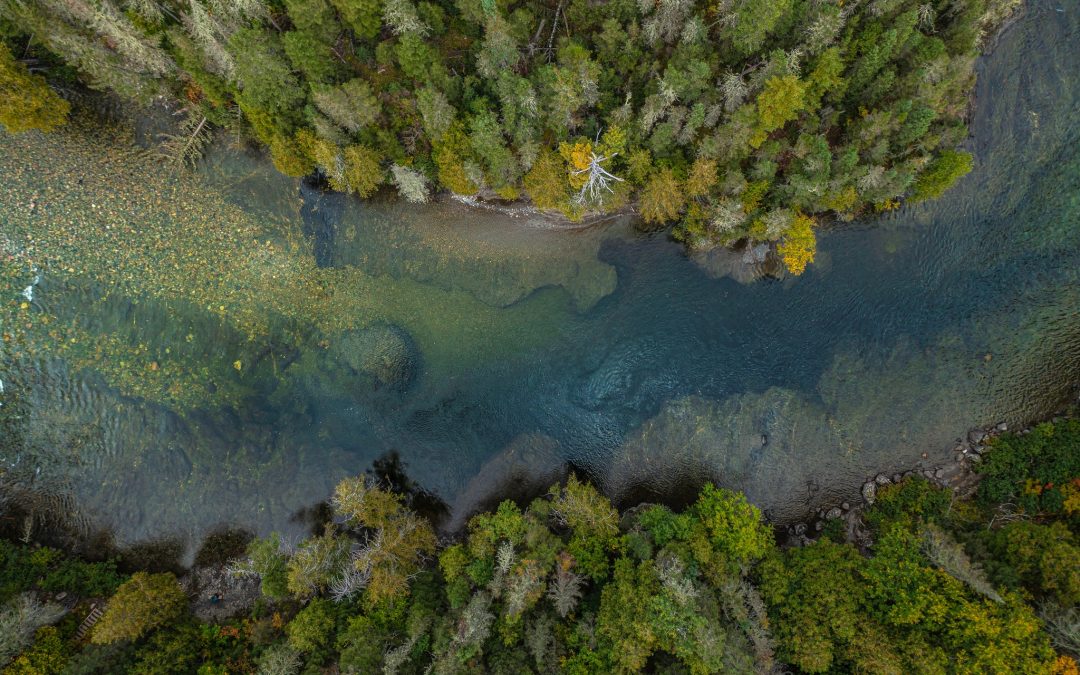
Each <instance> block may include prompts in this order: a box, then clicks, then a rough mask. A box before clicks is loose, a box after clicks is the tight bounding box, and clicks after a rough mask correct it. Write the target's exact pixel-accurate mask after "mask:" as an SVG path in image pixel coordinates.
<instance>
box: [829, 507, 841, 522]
mask: <svg viewBox="0 0 1080 675" xmlns="http://www.w3.org/2000/svg"><path fill="white" fill-rule="evenodd" d="M842 515H844V512H843V511H841V510H840V507H839V506H834V507H832V508H831V509H829V512H828V513H826V514H825V519H826V520H836V519H837V518H839V517H840V516H842Z"/></svg>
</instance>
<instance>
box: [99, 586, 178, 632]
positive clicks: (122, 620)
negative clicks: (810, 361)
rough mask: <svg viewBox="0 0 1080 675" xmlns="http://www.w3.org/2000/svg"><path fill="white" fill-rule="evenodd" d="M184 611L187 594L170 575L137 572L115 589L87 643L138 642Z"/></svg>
mask: <svg viewBox="0 0 1080 675" xmlns="http://www.w3.org/2000/svg"><path fill="white" fill-rule="evenodd" d="M186 608H187V595H185V594H184V591H183V589H181V588H180V584H178V583H177V582H176V577H174V576H173V575H172V573H171V572H165V573H164V574H147V573H146V572H136V573H135V574H133V575H131V579H129V580H127V581H125V582H124V583H123V584H121V585H120V588H118V589H116V594H115V595H113V597H112V598H111V599H110V600H109V604H108V605H107V606H106V607H105V613H104V614H103V615H102V617H101V619H100V620H99V621H98V622H97V625H95V626H94V633H93V635H92V636H91V639H90V641H91V642H93V643H94V644H107V643H109V642H118V641H120V640H137V639H138V638H140V637H142V636H143V635H144V634H146V633H147V632H149V631H151V630H153V629H155V628H157V627H158V626H161V625H163V624H166V623H168V622H169V621H172V620H173V619H175V618H176V617H178V616H180V614H182V613H183V611H184V610H185V609H186Z"/></svg>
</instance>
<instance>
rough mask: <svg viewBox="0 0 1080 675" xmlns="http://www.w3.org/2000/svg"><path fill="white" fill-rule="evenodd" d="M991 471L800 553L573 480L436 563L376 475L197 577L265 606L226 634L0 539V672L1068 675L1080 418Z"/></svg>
mask: <svg viewBox="0 0 1080 675" xmlns="http://www.w3.org/2000/svg"><path fill="white" fill-rule="evenodd" d="M976 467H977V471H978V472H979V474H981V481H980V482H979V484H978V488H977V491H976V492H975V493H974V494H973V495H972V496H971V497H970V498H969V499H963V500H961V499H957V498H956V496H955V495H954V494H953V492H952V491H951V490H948V489H941V488H939V487H936V486H934V485H933V484H931V483H930V482H929V481H927V480H925V479H923V478H921V477H912V478H909V479H907V480H905V481H904V482H901V483H897V484H892V485H888V486H885V487H883V488H882V489H880V490H879V491H878V493H877V496H876V499H875V500H874V501H873V504H872V506H869V507H867V508H864V509H857V510H855V511H853V512H851V514H850V515H852V516H855V517H854V518H845V519H839V518H836V519H832V520H829V521H827V523H828V524H827V525H826V526H825V527H824V528H823V530H822V532H821V534H820V536H819V537H818V538H817V539H816V540H815V541H812V542H809V541H807V542H794V544H795V545H790V544H791V543H792V542H789V545H785V546H778V545H777V543H776V541H775V540H774V532H773V530H772V529H771V528H770V527H769V526H767V524H766V523H764V522H763V520H762V517H761V514H760V512H759V511H758V509H757V508H756V507H754V506H752V505H750V504H748V503H747V502H746V500H745V498H744V497H743V496H742V495H740V494H737V493H733V492H730V491H727V490H723V489H718V488H715V487H713V486H711V485H706V486H705V487H704V489H703V490H702V491H701V492H700V494H699V495H698V497H697V500H696V501H695V502H694V503H693V504H692V505H690V506H689V507H688V508H686V509H685V510H683V511H681V512H675V511H673V510H671V509H669V508H666V507H664V506H659V505H640V506H638V507H635V508H632V509H630V510H628V511H626V512H624V513H622V514H620V513H618V512H617V511H616V509H615V508H614V507H613V506H612V505H611V503H610V502H608V501H607V500H606V499H605V498H604V497H603V496H601V495H600V494H599V493H598V492H597V491H596V490H595V489H594V488H592V487H591V486H590V485H588V484H587V483H583V482H579V481H578V480H576V479H575V478H573V477H571V478H570V479H569V480H568V481H567V482H566V483H565V484H563V485H556V486H554V487H552V488H551V490H550V492H549V493H548V494H547V495H545V496H543V497H540V498H538V499H536V500H534V501H532V502H531V503H530V504H528V505H526V506H525V507H522V506H519V505H518V504H515V503H514V502H512V501H507V502H504V503H502V504H501V505H500V506H499V507H498V508H497V509H496V510H494V511H491V512H486V513H481V514H479V515H476V516H475V517H474V518H473V519H472V520H471V521H470V523H469V526H468V531H467V533H464V534H463V535H462V536H461V537H460V538H458V539H456V540H449V541H443V542H438V541H437V537H436V534H435V532H434V530H433V528H432V526H431V524H430V522H429V521H428V520H427V519H425V518H424V517H421V516H420V515H418V513H417V512H416V511H415V510H414V509H413V508H411V507H412V506H415V505H416V504H414V503H413V502H414V501H416V494H415V493H411V494H412V495H413V496H412V497H410V496H409V494H410V493H404V494H403V493H396V492H393V491H391V490H389V489H387V488H386V486H385V484H379V483H378V482H376V481H374V480H373V479H372V478H371V477H368V476H361V477H358V478H352V479H347V480H345V481H343V482H341V483H340V485H339V486H338V487H337V490H336V492H335V494H334V496H333V499H332V501H331V504H332V515H331V516H330V517H328V518H327V519H326V521H325V526H324V528H323V529H321V530H320V531H319V532H318V533H317V534H316V535H314V536H311V537H310V538H308V539H306V540H304V541H302V542H299V543H296V542H289V541H287V540H285V539H284V538H282V537H281V536H279V535H272V536H270V537H266V538H262V539H255V540H251V541H250V543H247V544H246V547H245V543H244V541H235V540H234V541H232V542H231V543H229V539H228V537H223V538H222V539H221V540H220V541H218V542H217V543H216V544H213V545H211V544H210V543H209V542H208V543H207V544H206V545H205V546H204V549H203V550H202V551H200V553H199V554H198V556H197V558H196V560H197V561H198V560H201V561H202V565H203V566H204V567H214V566H217V567H218V568H219V569H220V568H221V567H222V565H223V562H222V561H224V560H226V559H229V560H230V562H229V564H228V566H227V567H225V568H224V569H226V570H227V571H228V573H229V574H231V575H233V577H234V578H236V579H239V580H245V579H246V580H248V581H247V583H248V584H249V586H251V587H252V589H253V590H254V589H255V588H258V589H259V590H258V591H257V595H258V596H259V597H258V598H257V600H255V602H254V606H250V607H247V608H246V609H244V610H243V611H242V612H241V613H240V615H239V616H234V617H232V618H225V619H224V620H221V621H216V622H211V621H207V620H205V619H200V618H197V617H196V616H193V615H192V613H191V611H190V607H191V605H190V604H189V601H190V600H191V598H189V595H188V593H191V594H193V596H199V601H200V602H202V601H203V599H202V598H201V596H204V595H206V594H208V593H209V592H210V591H209V590H206V589H201V590H200V589H199V588H195V589H192V588H191V587H190V586H188V587H186V588H187V591H185V590H184V589H183V588H182V587H181V585H179V584H178V582H177V579H176V577H175V576H174V575H173V573H172V572H169V571H160V569H159V570H157V571H155V570H153V569H151V570H149V571H135V572H134V573H131V574H130V575H129V574H128V572H130V571H131V570H130V569H128V570H126V571H125V570H123V568H124V567H125V566H127V567H129V568H130V567H132V566H133V565H132V563H134V566H136V567H137V566H139V565H140V564H141V565H143V566H145V565H146V561H145V560H143V559H141V558H139V556H138V554H129V555H127V556H122V557H121V558H120V559H119V560H107V561H103V562H86V561H84V560H80V559H77V558H73V557H70V556H67V555H65V554H63V553H61V552H60V551H58V550H56V549H52V548H48V547H35V546H30V545H25V544H15V543H8V542H6V541H3V540H0V665H3V664H7V668H6V670H4V673H19V674H29V673H36V674H43V673H61V672H62V673H118V672H137V673H144V674H145V673H199V674H200V675H210V674H216V673H256V672H257V673H265V674H279V675H285V674H291V673H324V672H342V673H513V674H515V675H517V674H520V673H555V672H559V673H581V674H586V673H633V672H640V671H648V672H656V673H715V672H739V673H753V672H757V673H778V672H791V670H792V669H794V671H796V672H805V673H823V672H868V673H1025V674H1026V675H1032V674H1036V673H1046V674H1047V675H1050V674H1057V675H1075V674H1076V673H1077V672H1078V671H1077V666H1076V661H1075V659H1076V658H1077V657H1078V656H1080V608H1078V602H1080V538H1078V537H1080V421H1076V420H1071V421H1070V420H1065V421H1060V422H1058V423H1054V424H1050V423H1048V424H1043V425H1040V426H1038V427H1036V428H1034V429H1033V430H1031V431H1030V432H1025V433H1021V434H1010V435H1004V436H1000V437H997V438H995V439H993V440H992V441H991V442H990V451H989V452H988V453H987V454H985V455H982V461H981V462H980V463H979V464H977V465H976ZM411 500H412V501H411ZM417 503H418V502H417ZM858 532H862V534H858ZM853 533H855V534H853ZM799 543H802V544H803V545H798V544H799ZM208 551H209V552H208ZM230 552H232V553H230ZM215 560H216V561H217V562H214V561H215ZM118 564H119V566H118ZM109 596H111V597H109ZM216 597H217V595H216V594H215V595H214V596H213V598H216ZM103 598H108V600H107V603H106V604H104V609H103V610H102V609H101V608H100V606H99V607H98V609H97V610H96V612H95V611H91V605H90V602H91V601H97V602H98V603H99V605H100V603H101V601H102V599H103ZM203 605H204V607H205V602H203Z"/></svg>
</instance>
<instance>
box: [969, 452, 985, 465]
mask: <svg viewBox="0 0 1080 675" xmlns="http://www.w3.org/2000/svg"><path fill="white" fill-rule="evenodd" d="M968 459H970V460H971V461H973V462H975V463H976V464H978V463H979V462H981V461H982V457H980V456H979V455H976V454H970V455H968Z"/></svg>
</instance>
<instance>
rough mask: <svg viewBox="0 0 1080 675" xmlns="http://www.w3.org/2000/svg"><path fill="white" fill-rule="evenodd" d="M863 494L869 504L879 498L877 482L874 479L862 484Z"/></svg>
mask: <svg viewBox="0 0 1080 675" xmlns="http://www.w3.org/2000/svg"><path fill="white" fill-rule="evenodd" d="M862 496H863V499H865V500H866V503H867V504H873V503H874V501H875V500H876V499H877V483H875V482H874V481H872V480H871V481H867V482H866V485H863V486H862Z"/></svg>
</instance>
